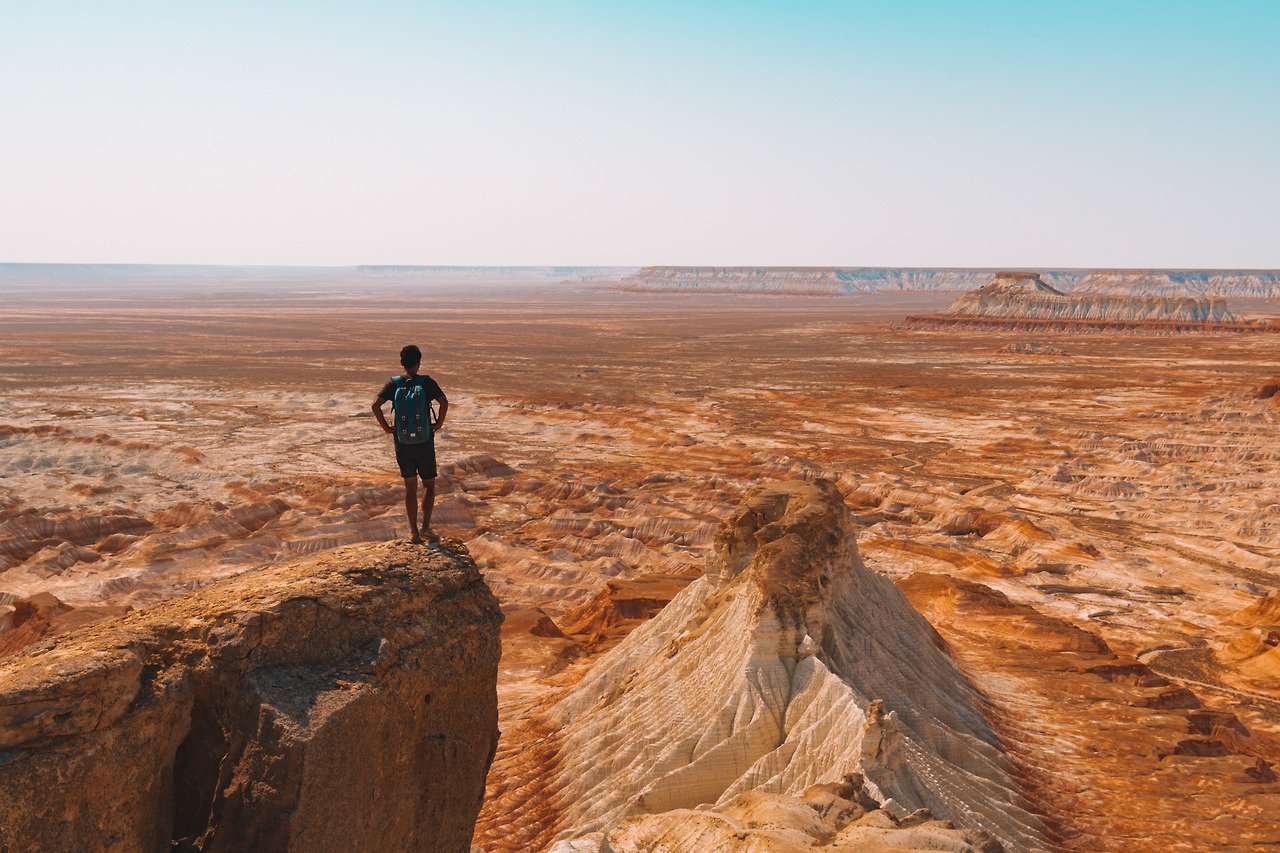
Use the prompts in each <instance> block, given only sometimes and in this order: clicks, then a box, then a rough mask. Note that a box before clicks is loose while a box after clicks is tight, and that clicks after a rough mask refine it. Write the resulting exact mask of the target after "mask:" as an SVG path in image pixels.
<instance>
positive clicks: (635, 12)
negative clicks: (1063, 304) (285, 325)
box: [0, 0, 1280, 267]
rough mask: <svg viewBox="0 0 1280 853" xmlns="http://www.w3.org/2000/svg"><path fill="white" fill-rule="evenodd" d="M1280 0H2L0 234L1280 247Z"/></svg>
mask: <svg viewBox="0 0 1280 853" xmlns="http://www.w3.org/2000/svg"><path fill="white" fill-rule="evenodd" d="M1277 45H1280V0H1277V2H1271V0H1267V2H1232V0H1203V2H1195V3H1179V2H1173V0H1160V2H1125V0H1109V2H1085V0H1075V1H1074V2H1048V0H1043V2H1034V0H1020V2H995V0H991V2H978V0H974V2H958V0H957V2H942V0H937V2H902V0H895V2H882V3H873V2H865V3H859V2H844V3H834V2H832V3H821V2H791V3H784V2H740V3H727V2H705V3H698V2H692V1H691V2H652V3H644V2H630V3H622V2H618V3H610V2H596V3H585V2H536V3H535V2H529V3H501V2H480V0H474V1H473V2H460V3H430V2H422V3H408V2H376V0H375V2H358V3H357V2H352V3H345V2H276V3H271V2H266V0H260V2H219V3H213V2H205V3H194V2H193V3H172V2H163V3H161V2H154V3H152V2H128V0H119V2H114V3H107V2H99V3H94V2H81V3H70V2H57V0H43V1H42V2H37V0H31V2H20V1H19V0H0V261H65V262H159V263H183V262H190V263H270V264H348V263H439V264H622V265H632V264H650V263H654V264H658V263H670V264H779V265H787V264H811V265H921V266H927V265H935V266H978V265H981V266H1164V267H1205V266H1208V267H1278V266H1280V225H1278V224H1277V223H1280V215H1277V213H1276V209H1275V208H1276V204H1277V199H1280V157H1278V156H1277V154H1276V151H1277V150H1280V50H1277Z"/></svg>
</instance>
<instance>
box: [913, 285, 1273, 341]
mask: <svg viewBox="0 0 1280 853" xmlns="http://www.w3.org/2000/svg"><path fill="white" fill-rule="evenodd" d="M906 325H907V326H909V327H930V326H952V325H979V326H996V327H1000V328H1017V329H1042V328H1061V329H1117V328H1132V329H1143V328H1150V329H1153V330H1161V329H1167V330H1169V331H1191V330H1199V329H1205V330H1213V329H1222V330H1230V331H1253V330H1257V331H1262V330H1264V329H1263V327H1262V326H1260V325H1257V324H1254V323H1250V322H1247V321H1244V320H1242V319H1241V318H1239V317H1237V316H1236V315H1235V314H1232V313H1231V310H1230V309H1229V308H1228V307H1227V301H1226V299H1225V298H1223V297H1221V296H1177V297H1158V296H1118V295H1110V294H1101V293H1079V292H1072V293H1070V294H1068V293H1063V292H1062V291H1060V290H1057V289H1056V288H1054V287H1052V286H1050V285H1048V284H1046V283H1045V282H1044V280H1043V279H1042V278H1041V277H1040V274H1039V273H1034V272H1002V273H998V274H997V275H996V276H995V278H994V279H993V280H992V282H991V284H988V285H986V286H985V287H981V288H979V289H977V290H975V291H973V292H972V293H966V294H964V295H963V296H961V297H960V298H959V299H957V300H956V301H955V302H954V303H953V304H952V305H951V307H949V308H947V309H946V310H945V311H943V312H942V313H940V314H934V315H930V316H926V317H908V318H907V320H906Z"/></svg>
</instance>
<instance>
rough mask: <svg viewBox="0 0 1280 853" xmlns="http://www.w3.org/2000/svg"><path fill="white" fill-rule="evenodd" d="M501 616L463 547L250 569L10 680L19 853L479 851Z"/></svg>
mask: <svg viewBox="0 0 1280 853" xmlns="http://www.w3.org/2000/svg"><path fill="white" fill-rule="evenodd" d="M501 621H502V615H501V612H500V611H499V609H498V602H497V600H496V599H495V598H494V596H493V594H492V593H491V592H490V591H489V589H488V587H487V586H486V585H485V583H484V581H483V579H482V578H481V576H480V573H479V571H478V570H477V569H476V566H475V564H474V563H473V562H472V560H471V558H470V555H469V554H468V553H467V551H466V549H465V548H464V547H463V546H462V545H461V544H459V543H452V542H446V543H445V544H444V545H443V546H442V547H440V548H432V549H425V548H422V547H418V546H411V545H407V544H402V543H382V544H376V545H356V546H351V547H346V548H339V549H336V550H334V551H329V552H326V553H324V554H322V555H319V556H316V557H312V558H308V559H304V560H300V561H297V562H294V563H290V564H287V565H283V566H273V567H269V568H263V569H258V570H255V571H249V572H245V573H244V574H241V575H238V576H236V577H233V578H230V579H227V580H225V581H221V582H218V583H215V584H212V585H210V586H207V587H204V588H202V589H200V590H197V591H195V592H192V593H190V594H188V595H185V596H181V597H179V598H175V599H171V600H169V601H166V602H164V603H161V604H157V605H155V606H154V607H150V608H148V609H146V610H143V611H138V612H134V613H131V614H129V615H127V616H124V617H122V618H119V619H116V620H113V621H110V622H104V623H100V624H97V625H93V626H91V627H88V628H84V629H81V630H79V631H76V632H74V633H71V634H67V635H64V636H62V637H59V638H58V639H57V640H56V641H50V642H46V643H45V644H43V645H38V646H34V647H32V648H31V649H29V650H27V651H26V652H24V653H23V654H21V655H18V656H15V657H13V658H10V659H8V660H6V661H4V662H3V665H0V849H2V850H6V851H8V850H12V851H18V850H47V849H63V850H71V849H78V850H162V849H170V848H171V847H172V848H174V849H188V850H191V849H200V850H307V851H322V850H355V849H366V850H411V849H413V850H436V851H450V850H460V851H465V850H467V849H469V845H470V840H471V834H472V829H473V826H474V823H475V818H476V814H477V812H478V811H479V808H480V803H481V798H482V796H483V792H484V780H485V774H486V772H487V770H488V767H489V763H490V761H491V760H492V756H493V752H494V749H495V746H496V743H497V737H498V731H497V699H496V691H495V686H496V678H497V665H498V649H499V645H498V642H499V640H498V630H499V625H500V623H501Z"/></svg>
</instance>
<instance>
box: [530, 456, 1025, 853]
mask: <svg viewBox="0 0 1280 853" xmlns="http://www.w3.org/2000/svg"><path fill="white" fill-rule="evenodd" d="M848 522H849V517H848V509H847V508H846V506H845V504H844V501H843V499H842V497H841V496H840V493H839V492H838V491H837V490H836V489H835V487H834V486H833V485H831V484H830V483H826V482H822V481H819V482H817V483H812V484H805V483H786V484H780V485H771V486H758V487H756V488H755V489H753V490H752V491H751V492H749V493H748V495H747V497H746V498H744V500H743V502H742V504H741V506H740V507H739V508H738V510H737V511H736V513H735V514H734V515H733V516H732V517H731V518H730V519H729V520H728V521H727V522H726V523H725V524H724V526H723V527H722V528H721V530H720V532H719V533H718V535H717V539H716V545H715V549H714V552H713V554H712V556H711V557H710V558H709V560H708V565H707V571H706V575H705V576H704V577H702V578H700V579H699V580H697V581H695V582H694V583H693V584H692V585H690V586H689V587H688V588H686V589H685V590H684V591H683V592H682V593H680V595H678V596H677V597H676V598H675V599H674V600H673V601H672V602H671V603H670V604H669V605H668V606H667V607H666V608H665V609H664V610H663V611H662V612H661V613H660V614H659V615H658V616H656V617H654V618H653V619H652V620H651V621H649V622H648V623H646V624H645V625H643V626H642V627H640V628H638V629H637V630H636V631H635V632H633V633H632V634H630V635H629V636H628V637H627V638H626V639H625V640H624V641H623V642H622V643H621V644H620V645H619V646H617V647H616V648H615V649H613V650H612V651H610V652H609V653H608V654H606V655H605V656H604V657H603V658H601V659H600V661H598V662H597V664H596V665H595V666H594V667H593V668H592V670H591V672H590V673H589V674H588V675H587V676H586V677H585V678H583V679H582V681H581V682H579V684H578V685H577V686H576V687H575V688H574V689H573V690H572V691H571V692H570V693H569V694H567V695H566V696H565V697H564V698H563V699H562V700H561V701H560V702H559V703H558V704H556V705H555V706H554V707H553V708H551V709H550V714H549V716H550V718H551V724H552V725H553V726H555V727H556V728H558V729H559V737H560V739H561V741H560V742H561V746H560V749H559V756H558V761H557V762H556V767H555V770H554V771H553V772H554V773H555V774H556V776H555V778H554V779H552V780H548V782H547V786H548V790H549V793H548V795H547V796H548V797H549V798H550V799H551V800H553V801H554V802H555V804H556V808H557V810H558V811H559V813H560V819H559V821H558V823H557V825H558V827H559V829H560V831H559V833H558V835H557V838H558V839H559V840H562V841H567V840H570V839H573V838H577V837H581V836H586V835H590V834H591V833H600V832H608V831H610V828H611V827H614V826H615V825H617V824H618V822H619V821H621V820H622V819H624V818H626V817H628V816H635V815H646V814H648V815H653V814H661V813H664V812H672V811H674V810H678V809H696V808H699V807H702V808H707V807H712V806H714V807H715V808H716V809H721V810H723V809H724V808H726V807H728V806H729V804H731V803H733V802H734V801H735V800H736V799H737V798H739V797H740V796H741V795H743V794H746V793H748V792H752V791H756V792H768V793H777V794H783V795H788V796H798V795H800V794H802V793H803V792H804V791H806V789H808V788H810V787H811V786H814V785H818V784H821V783H830V782H835V781H838V780H841V779H842V778H844V777H845V776H846V775H847V774H861V775H862V776H863V777H864V778H865V785H866V791H867V793H868V794H869V795H870V797H871V798H873V799H874V800H875V801H876V802H878V803H880V804H881V807H882V808H883V810H884V811H885V812H886V813H887V814H889V815H892V816H895V817H905V816H907V815H908V814H910V813H912V812H915V811H916V810H919V809H922V808H924V809H928V810H929V811H930V812H931V813H932V815H933V816H934V817H937V818H941V819H946V820H951V821H954V822H955V824H957V825H959V826H962V827H974V828H982V829H985V830H987V831H988V832H990V833H991V834H992V835H994V836H996V837H998V838H1000V839H1002V840H1005V841H1008V842H1011V843H1013V844H1014V845H1015V846H1017V847H1019V848H1024V849H1025V848H1034V847H1037V846H1042V845H1043V844H1044V843H1045V841H1044V828H1043V826H1042V825H1041V822H1040V821H1039V819H1038V818H1037V817H1036V816H1035V815H1033V814H1032V813H1031V812H1030V811H1029V810H1028V809H1027V808H1025V800H1024V798H1023V796H1022V795H1021V793H1020V792H1019V789H1018V785H1017V784H1016V783H1015V781H1014V780H1013V779H1012V778H1011V775H1010V769H1009V764H1008V761H1007V759H1006V757H1005V755H1004V753H1003V751H1002V749H1001V745H1000V740H999V738H998V736H997V735H996V733H995V732H994V731H993V730H992V727H991V726H990V724H989V723H988V721H987V719H986V717H985V716H984V714H983V705H984V700H983V698H982V697H981V696H980V695H979V694H978V693H977V692H976V691H975V690H974V689H973V688H972V687H971V686H970V684H969V683H968V682H967V681H966V679H965V677H964V675H963V674H962V673H961V672H960V671H959V670H958V669H957V667H956V666H955V664H954V663H953V662H952V661H951V659H950V658H949V657H948V656H947V655H946V654H945V653H944V652H943V651H942V642H941V640H940V638H939V637H938V635H937V634H936V633H935V632H934V630H933V629H932V627H931V626H930V625H929V623H928V622H926V621H925V619H924V618H923V617H922V616H920V614H919V613H917V612H916V611H915V610H914V609H912V607H911V605H910V604H909V603H908V602H907V601H906V599H905V598H904V597H903V595H902V594H901V593H900V592H899V591H898V589H897V587H896V586H895V585H894V584H893V583H892V582H891V581H889V580H888V579H887V578H885V577H882V576H880V575H877V574H875V573H873V572H871V571H869V570H868V569H866V568H865V567H864V566H863V565H862V562H861V560H860V559H859V556H858V549H857V545H856V543H855V539H854V536H853V534H852V533H851V532H850V530H849V527H848ZM565 849H571V848H565ZM671 849H695V848H691V847H673V848H671ZM734 849H738V848H734ZM744 849H745V848H744ZM770 849H772V848H770Z"/></svg>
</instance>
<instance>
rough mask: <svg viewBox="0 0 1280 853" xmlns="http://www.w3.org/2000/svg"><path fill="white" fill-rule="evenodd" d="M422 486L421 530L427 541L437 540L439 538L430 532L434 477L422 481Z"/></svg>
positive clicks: (433, 506) (434, 487)
mask: <svg viewBox="0 0 1280 853" xmlns="http://www.w3.org/2000/svg"><path fill="white" fill-rule="evenodd" d="M422 485H423V486H425V487H426V489H425V490H424V491H423V494H422V530H423V532H424V533H426V534H427V538H428V539H438V538H439V537H438V536H436V535H435V533H434V532H433V531H432V530H431V510H432V509H434V508H435V505H436V480H435V478H434V477H432V478H431V479H430V480H423V481H422Z"/></svg>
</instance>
